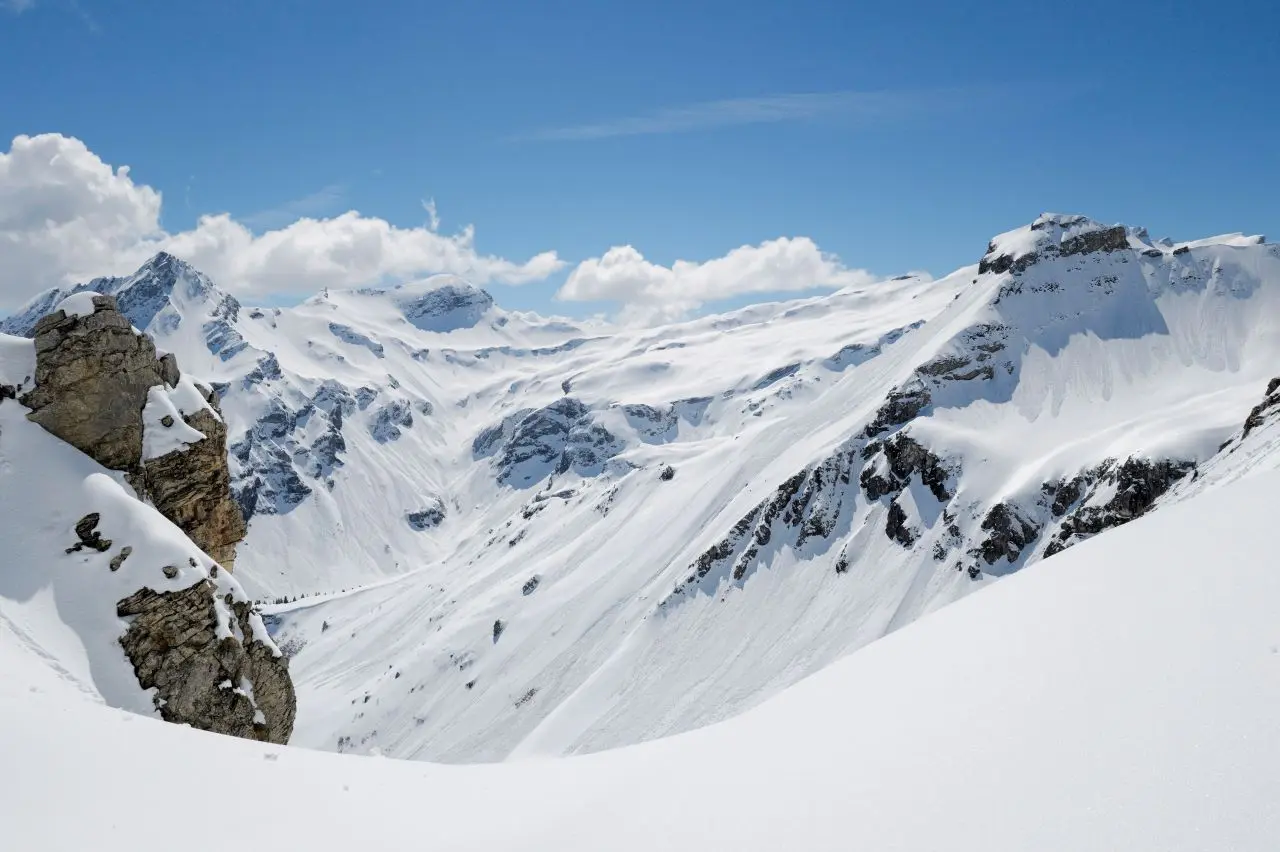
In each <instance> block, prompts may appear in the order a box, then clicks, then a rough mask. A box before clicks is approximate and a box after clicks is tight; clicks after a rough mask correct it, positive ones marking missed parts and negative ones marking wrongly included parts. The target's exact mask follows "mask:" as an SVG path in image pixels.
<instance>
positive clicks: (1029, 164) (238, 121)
mask: <svg viewBox="0 0 1280 852" xmlns="http://www.w3.org/2000/svg"><path fill="white" fill-rule="evenodd" d="M0 6H3V7H4V11H0V79H3V80H5V81H6V84H5V85H4V86H0V151H3V150H4V149H5V147H6V146H7V144H8V140H10V139H13V138H14V137H15V136H17V135H19V134H31V135H34V134H41V133H58V134H63V135H65V136H68V137H75V138H77V139H79V140H82V141H83V143H84V144H85V145H86V146H87V148H88V149H89V150H90V151H91V152H92V154H93V155H96V156H97V157H98V158H100V159H101V160H102V161H104V162H105V163H108V164H111V165H113V166H121V165H128V166H129V167H130V172H129V177H130V179H131V180H132V181H133V182H135V183H136V184H138V185H146V186H149V187H153V188H155V189H156V190H158V191H159V192H161V193H162V195H163V199H164V200H163V207H162V209H161V210H160V212H159V214H158V215H159V217H160V224H161V226H162V227H163V229H164V231H165V232H166V233H170V234H174V233H178V232H185V231H189V230H191V229H193V228H195V227H196V226H197V217H198V216H199V215H201V214H209V213H218V212H227V213H229V214H231V216H232V217H233V218H234V219H235V220H236V221H238V222H239V223H242V224H244V225H245V226H247V227H248V228H249V229H250V230H252V231H253V232H255V233H261V232H265V231H269V230H272V229H279V228H284V227H287V226H288V225H289V223H290V222H292V221H293V220H295V219H297V218H299V217H307V216H309V217H328V216H333V215H336V214H339V213H342V212H344V211H346V210H350V209H354V210H357V211H359V212H360V213H361V214H362V215H363V216H365V217H376V218H378V219H381V220H386V221H387V222H389V223H391V224H392V225H395V226H398V227H400V228H414V227H422V226H423V225H424V224H425V223H427V222H429V220H430V215H429V213H428V211H427V210H425V209H424V206H423V201H424V200H427V199H434V200H435V203H436V205H437V210H438V213H439V217H440V231H441V232H442V233H454V232H455V231H456V230H457V229H458V228H460V227H462V226H463V225H467V224H473V225H474V226H475V229H476V230H475V248H476V249H477V250H478V251H479V252H480V253H481V254H484V255H494V256H498V257H501V258H508V259H512V261H514V262H517V263H521V262H524V261H525V260H527V259H528V258H530V257H533V256H535V255H537V254H539V253H541V252H546V251H555V252H556V253H557V257H558V258H559V259H560V261H561V264H560V265H559V267H558V268H557V269H556V271H554V272H553V273H551V274H549V275H547V276H545V278H544V280H537V281H533V282H531V283H524V284H523V285H522V286H518V287H517V286H503V285H502V284H501V283H500V278H501V275H499V276H497V277H495V279H494V281H493V282H492V286H491V288H490V289H492V290H493V291H494V292H495V295H496V296H497V297H498V299H499V301H500V302H501V303H503V304H505V305H507V306H510V307H532V308H537V309H539V310H546V311H552V310H554V311H559V312H569V313H583V312H586V311H592V310H597V309H600V308H601V307H602V306H605V307H608V305H609V304H611V303H604V302H598V301H592V300H588V301H584V302H580V303H565V302H556V301H553V299H552V296H553V294H554V293H555V292H556V291H557V288H558V287H560V286H561V284H562V283H563V282H564V280H565V279H566V277H567V276H569V275H570V274H571V273H572V272H573V270H574V269H575V267H576V265H577V264H579V263H580V262H581V261H584V260H588V259H591V258H598V257H601V256H602V255H604V253H605V252H606V251H608V250H609V249H610V248H611V247H615V246H627V245H630V246H633V247H634V248H635V250H636V251H637V252H638V253H641V254H643V256H644V258H646V259H647V261H648V262H650V263H651V264H656V265H658V266H661V267H668V266H670V265H671V264H672V263H673V262H674V261H676V260H678V259H683V260H689V261H699V262H702V261H708V260H712V259H714V258H718V257H721V256H723V255H725V254H726V252H729V251H731V250H732V249H734V248H736V247H738V246H742V245H757V244H760V243H762V242H764V241H769V240H774V239H776V238H778V237H784V236H786V237H807V238H809V239H810V240H812V242H813V243H814V244H815V245H816V246H817V247H818V248H819V249H820V250H821V251H822V252H827V253H831V254H834V255H836V256H838V258H839V260H840V262H841V263H842V264H843V266H842V268H845V267H847V268H848V269H858V270H860V269H866V270H870V272H871V273H874V274H878V275H892V274H896V273H899V272H903V271H906V270H909V269H925V270H928V271H931V272H933V273H936V274H941V273H945V272H947V271H950V270H951V269H953V268H955V267H957V266H960V265H963V264H966V263H971V262H974V261H976V260H977V258H978V257H979V256H980V254H981V252H982V249H983V247H984V245H985V242H986V240H987V239H988V238H989V237H990V236H992V235H993V234H995V233H997V232H999V231H1003V230H1007V229H1009V228H1012V227H1015V226H1017V225H1019V224H1023V223H1025V222H1028V221H1030V220H1031V219H1033V218H1034V217H1035V216H1036V215H1037V214H1038V213H1040V212H1042V211H1044V210H1061V211H1067V212H1082V213H1086V214H1088V215H1091V216H1094V217H1095V218H1100V219H1104V220H1108V221H1124V222H1127V223H1130V224H1143V225H1146V226H1148V227H1149V228H1150V230H1151V231H1152V233H1153V235H1170V236H1173V237H1175V238H1193V237H1199V236H1205V235H1209V234H1213V233H1221V232H1227V231H1236V230H1242V231H1247V232H1250V233H1267V232H1277V231H1280V229H1278V228H1277V227H1276V225H1277V224H1280V200H1278V199H1280V193H1277V192H1275V191H1274V187H1275V186H1277V185H1280V153H1277V152H1280V145H1277V143H1276V139H1277V137H1278V136H1280V109H1277V106H1276V104H1277V102H1278V101H1277V88H1278V87H1277V83H1280V51H1277V50H1276V47H1275V40H1276V37H1277V36H1276V34H1277V32H1280V12H1277V11H1275V10H1274V8H1273V6H1272V4H1270V3H1262V2H1246V3H1229V2H1224V3H1217V4H1214V5H1212V6H1209V7H1206V5H1205V4H1203V3H1186V2H1166V3H1158V4H1157V3H1142V2H1131V3H1120V4H1118V3H1114V2H1108V3H1101V2H1075V3H1069V4H1049V3H1028V2H1026V0H1021V2H1017V3H1005V2H984V3H981V4H978V3H953V2H941V0H937V2H897V3H862V2H852V0H845V2H810V1H809V0H790V2H786V3H782V2H772V3H764V2H750V0H745V2H744V0H739V2H720V0H707V1H706V2H668V0H650V2H646V3H621V2H603V0H601V2H569V0H547V1H546V2H529V1H528V0H526V1H525V2H514V0H477V2H464V3H448V4H438V3H422V2H391V0H386V2H371V3H359V4H357V3H351V2H329V0H272V2H260V0H259V1H257V2H250V0H228V1H227V2H220V3H196V2H172V3H165V4H160V3H150V2H141V0H137V1H136V2H125V0H117V2H108V0H100V2H95V0H17V2H15V0H0ZM15 162H16V161H15ZM15 169H16V166H15ZM13 170H14V169H11V171H13ZM0 192H3V189H2V188H0ZM28 194H30V193H28ZM37 206H38V205H37ZM4 227H5V225H4V222H3V214H0V230H3V229H4ZM42 251H43V252H44V254H42V255H41V257H45V256H47V255H48V253H49V252H48V249H47V248H46V249H42ZM126 254H127V252H126ZM132 259H133V258H132V257H129V258H128V259H127V262H132ZM90 260H91V259H89V258H81V259H78V260H77V263H78V264H80V266H85V267H86V268H87V265H88V264H89V263H90ZM92 260H96V257H95V258H92ZM120 262H121V263H126V260H125V259H122V260H121V261H120ZM68 263H70V262H68ZM246 263H247V261H246V262H245V263H240V262H239V261H237V262H236V263H231V262H228V264H227V265H226V268H227V269H228V270H229V271H228V272H227V273H226V274H228V275H235V274H238V273H237V272H235V271H234V270H237V269H241V268H246V266H245V264H246ZM237 264H238V265H237ZM71 268H73V267H72V266H68V269H71ZM74 268H75V269H76V270H77V272H78V270H79V268H80V267H79V266H75V267H74ZM379 268H381V267H379ZM733 268H734V267H732V266H725V267H724V269H723V271H724V272H725V273H726V274H727V273H729V272H731V271H732V269H733ZM802 268H807V267H802ZM103 271H113V270H103ZM304 273H305V270H304V271H303V272H301V273H299V275H300V277H305V276H304ZM66 274H67V275H71V274H72V273H71V272H67V273H66ZM402 274H403V270H401V269H400V268H399V267H396V269H395V271H393V272H391V273H388V277H391V278H394V277H396V276H397V275H402ZM705 274H706V275H707V276H709V275H711V274H712V273H711V271H706V273H705ZM276 277H277V278H281V276H280V275H277V276H276ZM263 280H266V279H263ZM273 280H274V279H273ZM682 280H683V279H682ZM831 280H846V279H843V278H836V279H831ZM255 286H256V285H255ZM637 286H638V285H637ZM672 286H675V285H672ZM764 286H766V285H763V284H762V285H759V287H757V288H756V289H757V292H754V293H749V294H745V293H735V292H734V288H733V286H732V285H731V284H723V285H722V284H716V285H715V286H710V285H708V287H709V289H707V290H706V291H705V292H706V293H707V294H710V295H709V296H708V297H707V298H706V299H705V300H695V301H696V302H697V304H696V305H695V306H694V308H693V309H694V310H706V309H708V308H709V307H718V306H722V305H728V304H735V303H741V302H742V301H747V300H752V299H756V298H760V297H761V295H768V293H767V292H764V291H761V290H760V288H761V287H764ZM801 286H802V285H801V284H800V283H799V282H797V281H796V280H794V279H791V280H789V281H788V282H786V286H785V287H784V288H783V289H789V290H799V289H801ZM16 287H17V285H14V286H13V287H10V288H8V289H7V290H4V291H0V292H3V293H4V294H5V295H8V296H9V297H10V298H9V301H12V299H13V298H15V297H16V296H15V294H18V290H17V289H16ZM301 288H303V285H302V284H298V283H294V282H291V283H289V284H288V286H284V285H281V287H279V288H276V289H280V290H287V291H289V292H292V291H294V290H298V289H301ZM259 289H264V290H271V289H272V288H271V287H267V286H265V285H263V286H261V287H260V288H259ZM583 292H586V293H588V294H589V293H591V292H595V293H601V292H612V291H607V290H602V289H600V288H596V289H595V290H584V291H583ZM618 292H621V291H618ZM664 292H666V291H664ZM19 295H21V294H19ZM26 295H29V293H28V294H26ZM4 301H5V300H4V299H0V304H3V303H4Z"/></svg>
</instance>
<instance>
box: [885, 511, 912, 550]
mask: <svg viewBox="0 0 1280 852" xmlns="http://www.w3.org/2000/svg"><path fill="white" fill-rule="evenodd" d="M884 532H885V535H887V536H889V538H890V539H892V540H893V541H896V542H897V543H898V544H900V545H902V546H903V547H910V546H911V545H913V544H915V543H916V539H918V538H919V537H920V534H919V533H918V532H917V531H916V530H914V529H912V528H911V527H909V526H907V513H906V510H905V509H903V508H902V506H900V505H899V504H898V501H897V500H894V501H893V502H891V503H890V504H889V513H888V515H887V516H886V518H885V526H884Z"/></svg>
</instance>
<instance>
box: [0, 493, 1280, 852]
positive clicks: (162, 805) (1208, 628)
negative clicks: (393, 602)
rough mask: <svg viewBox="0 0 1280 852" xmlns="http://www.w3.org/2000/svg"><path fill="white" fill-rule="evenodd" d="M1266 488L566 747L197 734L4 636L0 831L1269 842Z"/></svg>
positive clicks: (331, 844)
mask: <svg viewBox="0 0 1280 852" xmlns="http://www.w3.org/2000/svg"><path fill="white" fill-rule="evenodd" d="M1278 488H1280V477H1278V476H1277V475H1276V474H1274V473H1269V474H1264V475H1260V476H1256V477H1252V478H1247V479H1245V480H1243V481H1239V482H1235V483H1233V484H1231V485H1228V486H1226V487H1224V488H1222V489H1220V490H1217V491H1215V492H1212V493H1207V494H1203V495H1200V496H1197V497H1196V498H1194V499H1190V500H1187V501H1185V502H1183V503H1181V504H1179V505H1176V506H1172V507H1169V508H1166V509H1163V510H1161V511H1159V512H1156V513H1155V514H1153V515H1150V516H1148V517H1146V518H1142V519H1140V520H1138V521H1136V522H1134V523H1133V524H1131V525H1128V526H1126V527H1123V528H1121V529H1118V530H1115V531H1112V532H1108V533H1106V534H1105V535H1103V536H1100V537H1098V538H1095V539H1093V540H1091V541H1087V542H1085V543H1083V544H1081V545H1078V546H1077V547H1075V548H1072V549H1070V550H1068V551H1067V552H1065V553H1063V554H1062V555H1060V556H1057V557H1055V558H1054V559H1053V560H1051V561H1049V562H1046V563H1045V564H1044V565H1042V566H1040V567H1038V568H1036V569H1035V570H1032V571H1027V572H1022V573H1019V574H1017V575H1015V576H1013V577H1010V578H1008V579H1005V580H1002V581H1001V582H999V583H997V584H995V585H994V586H993V587H992V588H991V589H989V590H988V591H985V592H984V593H983V594H981V595H976V596H973V597H969V598H967V599H966V600H963V601H961V602H959V603H957V604H955V605H953V606H951V607H948V608H946V609H945V610H943V611H941V612H937V613H934V614H932V615H930V616H928V617H926V618H924V619H922V620H920V621H917V622H916V623H914V624H912V625H910V626H907V627H905V628H904V629H902V630H899V631H897V632H895V633H894V634H893V635H891V636H889V637H887V638H885V639H882V640H881V641H879V642H876V643H874V644H872V645H870V646H869V647H867V648H865V649H863V650H861V651H859V652H858V653H856V654H853V655H851V656H850V657H848V658H847V659H845V660H842V661H841V662H839V663H837V664H835V665H833V666H831V667H830V668H828V669H826V670H825V671H823V672H820V673H819V674H817V675H814V676H812V677H810V678H807V679H806V680H804V681H803V682H801V683H799V684H797V685H795V686H793V687H791V688H790V689H787V690H786V691H784V692H783V693H781V694H780V695H778V696H776V697H775V698H773V699H772V700H770V701H768V702H766V703H764V704H763V705H761V706H759V707H757V708H755V709H754V710H751V711H749V712H747V713H744V714H742V715H741V716H739V717H737V718H735V719H732V720H730V721H727V722H723V723H721V724H718V725H715V726H712V727H708V728H704V729H702V730H698V731H693V732H690V733H687V734H684V735H681V736H676V737H671V738H669V739H664V740H659V741H656V742H651V743H646V744H643V745H639V746H633V747H628V748H623V749H619V750H615V751H609V752H603V753H599V754H593V755H588V756H583V757H572V758H565V759H556V760H534V761H523V762H514V763H506V764H501V765H491V766H462V767H459V766H440V765H429V764H421V763H409V762H400V761H394V760H387V759H377V758H370V757H358V756H351V755H330V754H320V753H316V752H311V751H305V750H298V749H292V748H281V747H274V746H264V745H261V744H256V743H251V742H246V741H240V740H232V739H229V738H222V737H217V736H214V735H210V734H205V733H201V732H196V731H192V730H190V729H185V728H180V727H177V726H171V725H164V724H161V723H159V722H154V721H151V720H147V719H139V718H137V717H135V716H130V715H128V714H125V713H120V712H117V711H114V710H110V709H107V708H103V707H100V706H94V705H93V704H92V703H91V702H89V701H87V700H86V699H85V698H84V697H83V696H82V695H81V694H80V693H78V692H77V691H76V690H75V689H74V688H72V687H70V686H69V683H68V680H67V678H65V677H64V676H61V675H59V674H58V673H57V672H55V671H54V670H52V669H50V668H48V667H47V666H46V664H45V662H44V661H43V660H41V659H40V658H39V657H37V656H36V655H34V654H32V653H30V648H29V647H28V646H27V645H26V644H25V643H23V642H20V641H19V642H15V641H12V638H11V637H8V636H4V637H0V638H3V641H0V667H2V668H3V671H5V673H6V677H5V678H3V679H0V765H2V766H4V767H5V772H4V775H3V777H4V779H5V780H4V781H0V787H2V788H3V795H0V825H3V826H4V836H5V840H6V843H7V844H8V845H9V846H11V847H12V848H15V849H22V850H30V852H39V851H40V850H66V849H99V850H103V852H114V851H115V850H121V852H125V850H135V849H153V848H154V849H158V848H161V847H162V846H163V845H164V844H168V843H171V842H172V838H175V837H181V838H182V845H183V848H184V849H186V850H190V852H200V850H222V849H225V848H226V845H227V843H228V842H230V841H229V840H228V834H227V832H232V833H234V835H235V836H237V837H241V838H252V842H253V843H254V844H255V845H258V846H261V847H262V848H303V849H309V850H316V852H322V850H343V852H345V850H350V849H362V848H378V849H438V850H456V851H457V852H461V851H462V850H493V849H504V850H513V852H514V850H548V849H555V850H564V852H571V850H583V852H588V850H590V852H596V850H600V849H610V850H617V852H642V850H643V852H649V850H655V849H670V850H698V852H705V850H708V849H734V850H742V852H750V850H762V851H763V850H769V852H774V850H779V849H804V850H828V849H829V850H844V849H877V850H880V849H895V850H937V849H948V850H975V852H1002V850H1009V852H1013V851H1014V850H1018V852H1021V850H1028V849H1036V850H1045V852H1048V851H1049V850H1064V852H1067V850H1070V852H1076V850H1080V849H1159V850H1162V852H1192V851H1193V850H1195V852H1209V850H1215V852H1216V850H1223V849H1231V850H1236V852H1250V850H1257V852H1264V850H1266V852H1269V850H1273V849H1274V848H1275V838H1276V837H1277V836H1280V728H1278V727H1277V725H1276V721H1275V708H1276V707H1277V706H1280V622H1278V621H1277V619H1276V612H1277V611H1280V573H1278V572H1276V571H1275V570H1274V565H1273V562H1274V560H1273V558H1272V555H1273V553H1274V549H1275V548H1274V536H1273V534H1272V531H1271V528H1272V526H1273V524H1272V515H1273V512H1272V508H1271V507H1272V505H1273V497H1274V494H1275V493H1276V490H1277V489H1278ZM3 629H5V627H4V622H0V630H3ZM193 772H194V773H196V776H197V777H199V778H201V779H234V785H233V786H234V789H235V797H234V799H235V801H234V807H232V808H231V809H230V810H229V811H226V813H224V814H223V817H224V819H223V820H222V822H221V823H219V824H218V826H216V827H214V826H206V829H199V828H197V829H195V830H193V828H192V827H193V826H202V825H205V824H206V823H207V818H208V814H209V798H208V795H204V794H201V793H200V792H199V791H193V788H192V787H191V785H190V784H186V783H181V782H180V781H179V780H178V779H181V778H183V777H185V776H187V775H190V774H191V773H193ZM215 786H216V785H215ZM316 814H322V815H326V816H325V818H315V817H314V815H316Z"/></svg>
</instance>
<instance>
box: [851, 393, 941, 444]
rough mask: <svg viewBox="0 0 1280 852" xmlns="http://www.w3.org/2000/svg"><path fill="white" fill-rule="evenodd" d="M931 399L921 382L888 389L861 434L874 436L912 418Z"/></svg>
mask: <svg viewBox="0 0 1280 852" xmlns="http://www.w3.org/2000/svg"><path fill="white" fill-rule="evenodd" d="M932 401H933V397H932V396H931V395H930V393H929V389H928V388H926V387H925V386H924V385H923V384H917V385H916V386H913V387H905V388H899V389H896V390H893V391H890V392H889V395H888V396H887V397H885V401H884V404H883V405H882V406H880V410H879V411H877V412H876V416H875V417H874V418H873V419H872V421H871V422H870V423H868V424H867V428H866V429H865V430H863V435H864V436H865V437H867V438H874V437H875V436H877V435H879V434H881V433H882V432H887V431H889V430H890V429H892V428H894V427H895V426H901V425H902V424H904V423H907V422H908V421H911V420H914V419H915V418H916V417H917V416H918V415H919V414H920V412H922V411H924V409H925V408H926V407H927V406H928V405H929V403H930V402H932Z"/></svg>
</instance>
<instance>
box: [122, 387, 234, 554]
mask: <svg viewBox="0 0 1280 852" xmlns="http://www.w3.org/2000/svg"><path fill="white" fill-rule="evenodd" d="M206 401H207V402H208V403H209V405H210V407H211V408H213V410H212V411H210V410H209V409H203V408H202V409H200V410H199V411H196V412H195V413H194V414H191V415H188V416H187V417H185V418H184V419H185V420H186V423H187V425H188V426H190V427H192V428H193V429H195V430H197V431H198V432H200V433H201V434H203V435H204V440H203V441H197V442H196V443H194V444H192V445H190V446H189V447H187V448H186V449H185V450H175V451H173V452H171V453H166V454H165V455H162V456H160V457H159V458H154V459H147V460H146V461H144V462H143V476H142V490H143V492H144V493H145V496H146V497H147V498H148V499H150V500H151V502H152V503H153V504H154V505H155V507H156V508H157V509H159V510H160V514H162V515H164V516H165V517H166V518H168V519H169V520H171V521H173V522H174V523H175V524H177V525H178V526H179V527H181V528H182V530H183V532H185V533H186V534H187V536H188V537H189V538H190V539H191V540H192V541H194V542H195V543H196V544H197V545H198V546H199V547H200V549H201V550H203V551H204V552H205V553H207V554H209V555H210V556H212V557H213V558H214V560H216V561H217V562H218V563H219V564H221V565H222V567H224V568H226V569H227V570H228V571H230V570H232V569H233V567H234V566H235V559H236V545H237V544H239V543H240V541H241V540H242V539H243V538H244V536H245V531H246V527H245V521H244V515H243V514H242V513H241V511H240V507H239V505H238V504H237V503H236V501H235V499H234V498H233V496H232V493H231V474H230V473H229V472H228V470H227V427H226V424H225V423H223V421H222V418H221V417H220V416H219V415H218V414H217V407H216V400H215V398H214V394H213V392H212V391H210V392H209V395H208V396H207V397H206Z"/></svg>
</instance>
